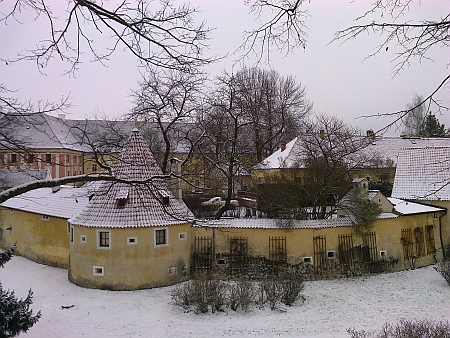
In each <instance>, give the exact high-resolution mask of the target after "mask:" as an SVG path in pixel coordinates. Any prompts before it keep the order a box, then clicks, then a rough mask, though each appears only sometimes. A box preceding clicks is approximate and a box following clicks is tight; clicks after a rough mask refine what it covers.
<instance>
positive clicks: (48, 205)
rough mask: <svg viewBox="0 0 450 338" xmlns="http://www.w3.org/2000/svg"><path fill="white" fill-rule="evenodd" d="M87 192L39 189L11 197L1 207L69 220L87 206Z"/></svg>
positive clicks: (79, 189)
mask: <svg viewBox="0 0 450 338" xmlns="http://www.w3.org/2000/svg"><path fill="white" fill-rule="evenodd" d="M88 201H89V198H88V194H87V190H86V189H84V188H74V187H72V186H64V185H63V186H60V187H59V189H58V188H40V189H35V190H31V191H28V192H26V193H24V194H22V195H20V196H16V197H12V198H10V199H8V200H6V201H5V202H3V203H2V204H1V206H2V207H5V208H10V209H16V210H21V211H27V212H32V213H35V214H41V215H47V216H53V217H60V218H65V219H69V218H71V217H73V216H75V215H76V214H78V213H79V212H80V211H81V210H82V209H83V208H85V207H86V205H87V204H88Z"/></svg>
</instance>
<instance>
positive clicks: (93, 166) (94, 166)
mask: <svg viewBox="0 0 450 338" xmlns="http://www.w3.org/2000/svg"><path fill="white" fill-rule="evenodd" d="M92 171H94V172H95V171H97V165H96V164H93V165H92Z"/></svg>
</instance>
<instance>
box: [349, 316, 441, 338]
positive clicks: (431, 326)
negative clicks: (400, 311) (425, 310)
mask: <svg viewBox="0 0 450 338" xmlns="http://www.w3.org/2000/svg"><path fill="white" fill-rule="evenodd" d="M347 332H348V333H349V334H350V337H351V338H450V325H449V323H448V322H433V321H429V320H401V321H400V322H398V323H397V324H395V325H391V324H385V325H384V326H383V328H382V329H381V331H380V332H366V331H355V330H353V329H348V330H347Z"/></svg>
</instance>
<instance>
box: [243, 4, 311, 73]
mask: <svg viewBox="0 0 450 338" xmlns="http://www.w3.org/2000/svg"><path fill="white" fill-rule="evenodd" d="M245 3H246V4H247V5H248V6H249V7H250V11H251V12H252V13H253V14H254V15H255V18H256V19H261V18H263V19H262V23H261V24H260V25H259V26H258V27H257V28H255V29H250V30H248V31H246V32H245V33H244V41H243V42H242V44H241V46H240V48H239V50H240V51H241V52H242V55H241V57H240V60H242V61H243V60H245V59H246V58H247V57H249V56H250V55H254V56H255V57H256V61H257V62H256V63H257V64H259V63H260V62H262V61H265V62H266V63H270V51H271V50H272V49H273V48H276V49H277V50H278V51H280V52H282V53H285V54H288V53H291V52H293V50H294V49H296V48H299V47H301V48H306V35H307V34H306V32H305V31H306V26H305V21H306V18H307V17H308V11H307V10H305V9H303V5H304V3H306V1H305V0H250V1H246V2H245ZM266 17H267V18H268V19H266Z"/></svg>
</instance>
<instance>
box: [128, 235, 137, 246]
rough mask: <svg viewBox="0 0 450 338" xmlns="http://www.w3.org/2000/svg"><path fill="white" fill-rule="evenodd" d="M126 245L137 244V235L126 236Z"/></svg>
mask: <svg viewBox="0 0 450 338" xmlns="http://www.w3.org/2000/svg"><path fill="white" fill-rule="evenodd" d="M127 243H128V245H135V244H137V237H128V238H127Z"/></svg>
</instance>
